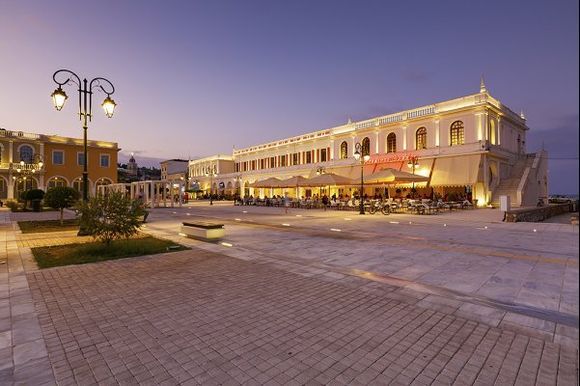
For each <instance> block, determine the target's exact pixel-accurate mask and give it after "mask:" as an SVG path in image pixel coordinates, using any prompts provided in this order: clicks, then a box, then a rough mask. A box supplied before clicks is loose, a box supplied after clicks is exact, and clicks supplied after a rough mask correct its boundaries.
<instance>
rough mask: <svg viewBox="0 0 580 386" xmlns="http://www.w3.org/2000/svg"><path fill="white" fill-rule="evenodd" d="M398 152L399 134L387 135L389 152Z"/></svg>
mask: <svg viewBox="0 0 580 386" xmlns="http://www.w3.org/2000/svg"><path fill="white" fill-rule="evenodd" d="M396 152H397V136H396V135H395V133H390V134H389V135H387V153H396Z"/></svg>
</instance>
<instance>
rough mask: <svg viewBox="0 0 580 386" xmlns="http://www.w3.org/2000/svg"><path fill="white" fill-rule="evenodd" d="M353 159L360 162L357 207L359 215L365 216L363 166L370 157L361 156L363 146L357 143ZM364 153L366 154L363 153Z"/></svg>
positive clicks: (367, 155) (368, 155)
mask: <svg viewBox="0 0 580 386" xmlns="http://www.w3.org/2000/svg"><path fill="white" fill-rule="evenodd" d="M354 149H355V152H354V159H355V160H357V161H358V160H360V207H359V214H365V203H364V188H365V183H364V166H365V162H366V161H368V160H369V159H370V158H371V156H370V154H368V153H367V154H363V152H364V149H363V146H362V145H361V144H360V142H357V143H356V144H355V145H354ZM365 153H366V152H365Z"/></svg>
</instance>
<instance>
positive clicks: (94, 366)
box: [27, 249, 578, 385]
mask: <svg viewBox="0 0 580 386" xmlns="http://www.w3.org/2000/svg"><path fill="white" fill-rule="evenodd" d="M27 277H28V281H29V284H30V288H31V291H32V294H33V298H34V300H35V304H36V307H37V311H38V315H39V320H40V325H41V327H42V333H43V335H44V339H45V341H46V347H47V350H48V355H49V359H50V362H51V364H52V368H53V370H54V374H55V377H56V380H57V382H58V383H59V384H62V385H67V384H83V385H87V384H96V383H99V384H114V383H121V384H135V383H141V384H151V385H153V384H167V385H171V384H178V383H183V384H204V385H213V384H216V385H217V384H223V385H228V384H232V385H234V384H240V383H244V384H256V385H257V384H268V385H276V384H281V385H301V384H311V385H315V384H360V385H366V384H417V385H423V384H431V383H433V384H451V383H454V384H473V383H475V384H494V382H495V383H496V384H501V385H505V384H514V383H516V382H517V383H518V384H521V385H530V384H534V383H536V382H537V383H538V384H554V385H555V384H563V385H564V384H567V385H574V384H576V382H577V363H578V356H577V350H576V349H573V348H566V347H560V346H559V345H558V344H555V343H550V342H547V341H544V340H542V339H538V338H534V337H528V336H526V335H523V334H518V333H514V332H511V331H505V330H502V329H499V328H494V327H490V326H487V325H484V324H481V323H477V322H474V321H470V320H467V319H465V318H461V317H457V316H454V315H449V314H445V313H442V312H437V311H434V310H430V309H425V308H421V307H417V306H416V305H413V304H409V303H405V302H402V301H399V300H395V299H393V298H390V297H389V293H390V291H392V288H390V287H389V286H386V285H383V284H380V285H379V284H376V283H373V284H374V285H372V286H369V282H368V281H367V280H364V279H359V278H356V277H354V278H352V279H351V280H349V281H348V282H345V281H344V280H337V279H335V278H332V277H330V276H312V277H308V275H299V274H296V273H291V272H288V271H285V270H281V269H279V268H278V267H277V266H276V265H275V264H271V263H268V262H261V261H260V262H258V261H251V262H247V261H243V260H239V259H234V258H229V257H225V256H223V255H218V254H215V253H212V252H206V251H202V250H199V249H195V250H192V251H184V252H178V253H172V254H167V255H157V256H152V257H144V258H134V259H124V260H118V261H111V262H105V263H99V264H90V265H84V266H70V267H64V268H56V269H48V270H42V271H36V272H31V273H29V274H28V275H27ZM383 286H384V288H383Z"/></svg>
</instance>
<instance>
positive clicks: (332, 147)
mask: <svg viewBox="0 0 580 386" xmlns="http://www.w3.org/2000/svg"><path fill="white" fill-rule="evenodd" d="M328 159H329V160H334V139H331V140H330V154H329V155H328Z"/></svg>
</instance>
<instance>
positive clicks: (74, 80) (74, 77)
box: [52, 69, 81, 88]
mask: <svg viewBox="0 0 580 386" xmlns="http://www.w3.org/2000/svg"><path fill="white" fill-rule="evenodd" d="M59 74H69V77H68V78H67V79H66V80H65V81H64V82H59V81H58V80H57V77H58V76H59ZM52 80H54V82H55V83H56V84H58V85H59V86H64V85H65V84H68V83H69V82H72V83H74V84H76V85H77V86H78V87H79V88H80V87H81V78H79V76H78V75H77V74H75V73H74V72H72V71H71V70H67V69H62V70H58V71H56V72H55V73H54V74H52Z"/></svg>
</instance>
